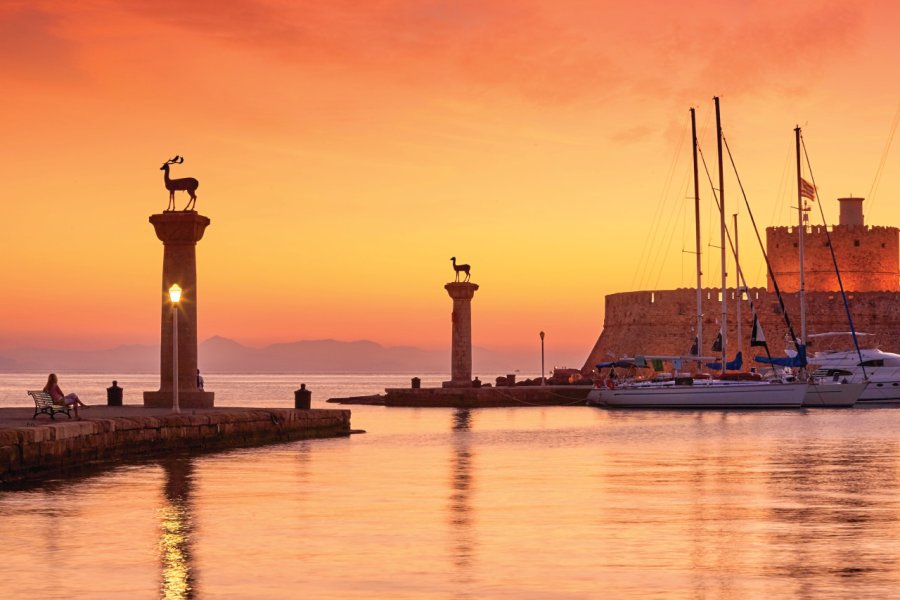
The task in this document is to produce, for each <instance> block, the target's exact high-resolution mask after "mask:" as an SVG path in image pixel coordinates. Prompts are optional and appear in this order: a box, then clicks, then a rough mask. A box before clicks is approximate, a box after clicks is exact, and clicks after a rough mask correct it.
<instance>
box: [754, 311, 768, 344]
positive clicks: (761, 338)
mask: <svg viewBox="0 0 900 600" xmlns="http://www.w3.org/2000/svg"><path fill="white" fill-rule="evenodd" d="M750 345H751V346H763V347H765V346H767V345H768V344H766V336H765V334H764V333H763V328H762V323H760V322H759V319H757V318H756V315H753V329H752V331H751V332H750Z"/></svg>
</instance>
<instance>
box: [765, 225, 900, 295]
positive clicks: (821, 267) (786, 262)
mask: <svg viewBox="0 0 900 600" xmlns="http://www.w3.org/2000/svg"><path fill="white" fill-rule="evenodd" d="M799 237H800V228H799V227H797V226H794V227H769V228H767V229H766V249H767V253H768V255H769V263H770V264H771V266H772V271H773V272H774V273H775V277H776V279H777V280H778V286H779V287H780V288H781V289H782V290H783V291H786V292H796V291H799V290H800V253H799ZM829 244H830V245H831V246H833V247H834V254H835V256H836V257H837V261H838V266H839V267H840V270H841V280H842V281H843V284H844V289H845V290H852V291H856V292H874V291H892V292H896V291H900V230H898V229H897V228H896V227H883V226H872V225H836V226H834V227H831V228H829V229H828V230H827V231H826V228H825V226H823V225H815V226H807V227H806V229H805V231H804V235H803V250H804V276H805V277H804V278H805V283H806V289H807V290H808V291H812V292H837V291H839V290H840V286H839V285H838V279H837V274H836V273H835V270H834V263H833V262H832V258H831V249H830V248H829ZM768 289H769V291H772V290H774V286H773V284H772V279H771V276H770V277H769V281H768Z"/></svg>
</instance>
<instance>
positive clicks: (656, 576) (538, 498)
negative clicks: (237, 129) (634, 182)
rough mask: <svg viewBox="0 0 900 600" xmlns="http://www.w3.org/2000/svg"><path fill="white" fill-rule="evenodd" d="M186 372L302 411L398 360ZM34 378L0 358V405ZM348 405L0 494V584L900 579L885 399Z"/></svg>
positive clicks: (802, 587)
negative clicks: (362, 365)
mask: <svg viewBox="0 0 900 600" xmlns="http://www.w3.org/2000/svg"><path fill="white" fill-rule="evenodd" d="M204 375H205V377H206V386H207V389H208V390H212V391H215V392H216V404H217V405H218V406H281V407H289V406H292V403H293V390H294V389H297V388H299V386H300V383H306V385H307V388H309V389H310V390H312V392H313V407H314V408H316V407H324V406H329V407H332V406H334V405H326V404H325V403H324V400H325V399H327V398H328V397H332V396H354V395H364V394H373V393H378V392H381V391H383V389H384V388H385V387H400V386H402V387H408V386H409V380H410V377H412V376H413V375H410V376H383V375H351V376H348V375H219V374H212V373H209V374H204ZM419 376H420V377H422V380H423V382H422V383H423V386H427V385H435V384H436V383H437V382H439V381H440V379H441V376H439V375H419ZM111 379H112V377H111V376H108V375H97V374H83V375H70V374H60V385H61V387H62V388H63V390H64V391H66V392H77V393H79V395H81V396H82V398H83V399H84V400H85V401H86V402H87V403H88V404H91V403H95V404H96V403H102V402H105V389H104V388H105V387H106V386H108V385H110V382H111ZM117 379H118V381H119V385H121V386H122V387H123V388H124V389H125V402H126V404H137V403H139V402H140V392H141V391H143V390H152V389H155V388H156V387H158V386H156V385H154V384H155V383H158V382H156V381H155V380H154V379H153V377H152V376H151V375H139V374H134V375H122V376H119V377H117ZM45 380H46V374H3V375H0V406H28V404H29V402H30V400H29V399H28V397H27V396H26V395H25V390H26V389H36V388H40V387H42V386H43V384H44V382H45ZM349 408H351V409H352V411H353V417H352V424H353V427H354V428H357V429H365V430H366V431H367V433H365V434H361V435H354V436H351V437H348V438H336V439H322V440H306V441H300V442H294V443H286V444H279V445H273V446H265V447H258V448H252V449H242V450H235V451H227V452H219V453H209V454H200V455H184V456H175V457H169V458H166V459H152V460H147V461H138V462H130V463H123V464H120V465H116V466H114V467H111V468H108V469H103V470H100V471H95V472H90V473H86V474H82V475H79V476H73V477H68V478H63V479H55V480H52V481H47V482H44V483H41V484H38V485H32V486H28V487H24V488H16V489H2V488H0V540H2V544H0V561H2V563H0V564H3V566H4V577H3V584H2V596H3V597H4V598H66V599H73V598H91V599H94V598H123V597H128V598H158V597H163V598H235V599H237V598H241V599H243V598H296V597H307V598H392V599H395V598H409V599H413V598H415V599H422V598H460V599H463V598H470V599H482V598H510V599H512V598H516V599H519V598H534V599H537V598H541V599H544V598H561V599H573V598H603V597H605V598H735V599H737V598H751V597H765V596H769V597H777V598H816V599H819V598H851V597H853V598H859V597H867V598H888V597H897V596H898V592H897V590H898V589H900V443H898V435H897V432H898V430H900V410H895V409H890V408H866V409H858V408H857V409H832V410H827V409H812V410H785V411H702V412H700V411H626V410H619V411H606V410H602V409H595V408H588V407H522V408H500V409H475V410H460V409H415V408H408V409H407V408H384V407H379V406H353V407H349ZM85 416H86V417H87V418H89V417H90V415H89V411H88V412H86V413H85Z"/></svg>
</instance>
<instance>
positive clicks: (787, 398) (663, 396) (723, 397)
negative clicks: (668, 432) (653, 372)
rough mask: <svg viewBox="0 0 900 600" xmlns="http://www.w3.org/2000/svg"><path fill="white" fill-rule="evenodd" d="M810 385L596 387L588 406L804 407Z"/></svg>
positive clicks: (590, 396)
mask: <svg viewBox="0 0 900 600" xmlns="http://www.w3.org/2000/svg"><path fill="white" fill-rule="evenodd" d="M806 387H807V386H806V384H802V383H786V384H767V383H735V384H728V385H708V386H704V385H686V386H667V387H640V386H635V387H621V388H614V389H607V388H595V389H593V390H591V392H590V393H589V394H588V403H589V404H592V405H595V406H604V407H608V408H800V406H802V404H803V399H804V397H805V395H806Z"/></svg>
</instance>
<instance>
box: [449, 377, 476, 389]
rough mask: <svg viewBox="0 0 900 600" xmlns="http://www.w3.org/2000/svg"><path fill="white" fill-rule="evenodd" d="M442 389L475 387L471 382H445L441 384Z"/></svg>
mask: <svg viewBox="0 0 900 600" xmlns="http://www.w3.org/2000/svg"><path fill="white" fill-rule="evenodd" d="M441 387H444V388H470V387H475V386H474V385H472V382H471V381H466V380H465V379H463V380H462V381H444V382H442V383H441Z"/></svg>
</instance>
